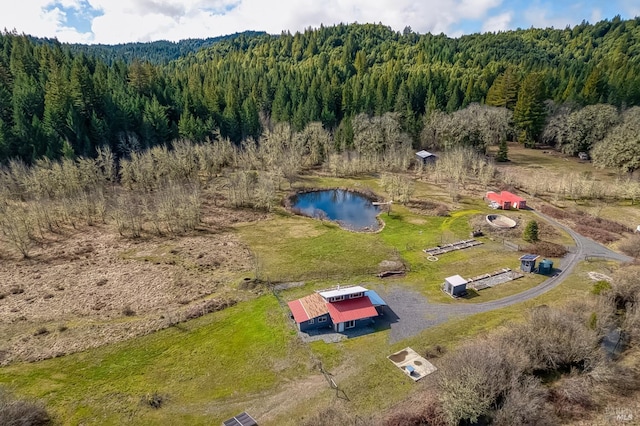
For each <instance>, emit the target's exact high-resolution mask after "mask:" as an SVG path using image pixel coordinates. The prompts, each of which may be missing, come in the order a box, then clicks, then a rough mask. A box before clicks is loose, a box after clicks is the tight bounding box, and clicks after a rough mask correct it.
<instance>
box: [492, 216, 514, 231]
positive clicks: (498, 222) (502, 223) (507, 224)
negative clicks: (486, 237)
mask: <svg viewBox="0 0 640 426" xmlns="http://www.w3.org/2000/svg"><path fill="white" fill-rule="evenodd" d="M487 222H489V225H491V226H493V227H496V228H514V227H515V226H516V221H515V220H513V219H511V218H509V217H507V216H504V215H501V214H488V215H487Z"/></svg>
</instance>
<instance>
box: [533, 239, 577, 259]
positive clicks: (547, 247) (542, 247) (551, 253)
mask: <svg viewBox="0 0 640 426" xmlns="http://www.w3.org/2000/svg"><path fill="white" fill-rule="evenodd" d="M526 252H527V253H535V254H539V255H540V256H543V257H562V256H564V255H565V254H566V253H567V249H566V248H565V246H562V245H560V244H556V243H551V242H549V241H538V242H536V243H534V244H530V245H529V246H527V248H526Z"/></svg>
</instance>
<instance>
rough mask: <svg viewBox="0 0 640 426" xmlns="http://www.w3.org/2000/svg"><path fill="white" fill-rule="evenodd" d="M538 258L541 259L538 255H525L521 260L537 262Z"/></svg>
mask: <svg viewBox="0 0 640 426" xmlns="http://www.w3.org/2000/svg"><path fill="white" fill-rule="evenodd" d="M538 257H540V256H538V255H537V254H525V255H523V256H521V257H520V260H524V261H527V262H531V261H533V260H536V259H537V258H538Z"/></svg>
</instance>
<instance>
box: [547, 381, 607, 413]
mask: <svg viewBox="0 0 640 426" xmlns="http://www.w3.org/2000/svg"><path fill="white" fill-rule="evenodd" d="M592 389H593V386H592V385H591V384H590V383H589V378H588V377H585V376H577V375H571V376H570V377H567V378H564V379H562V380H560V381H559V382H558V383H557V384H556V386H555V387H554V388H553V389H552V391H551V401H552V402H553V405H554V407H555V412H556V414H557V415H558V417H560V418H563V419H567V420H569V419H576V420H577V419H580V418H585V417H586V416H587V413H588V412H589V411H591V410H594V409H595V408H596V403H595V401H594V399H593V395H592Z"/></svg>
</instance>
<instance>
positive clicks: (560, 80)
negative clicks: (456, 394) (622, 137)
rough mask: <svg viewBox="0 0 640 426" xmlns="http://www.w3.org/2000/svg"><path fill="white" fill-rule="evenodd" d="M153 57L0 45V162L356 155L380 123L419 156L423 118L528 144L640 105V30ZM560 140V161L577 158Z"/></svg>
mask: <svg viewBox="0 0 640 426" xmlns="http://www.w3.org/2000/svg"><path fill="white" fill-rule="evenodd" d="M194 43H195V42H194ZM196 44H197V43H196ZM123 46H125V45H123ZM154 46H155V47H153V49H159V50H157V51H155V53H153V55H151V56H149V54H148V53H146V54H145V55H147V56H144V55H143V56H142V58H140V59H134V60H132V61H131V62H130V63H128V62H126V61H125V60H123V59H118V58H120V57H122V56H121V55H123V53H122V51H120V53H117V52H118V49H124V48H125V47H122V46H121V47H117V46H115V47H112V49H113V53H112V54H106V53H104V52H107V51H109V49H111V48H109V47H106V46H95V47H93V46H85V47H84V48H79V47H78V46H70V45H65V44H61V43H58V42H56V41H48V42H41V41H39V42H35V41H34V40H33V39H32V38H30V37H27V36H23V35H17V34H15V33H4V34H1V35H0V161H2V162H6V161H7V160H8V159H10V158H16V157H17V158H20V159H22V160H24V161H26V162H32V161H34V160H35V159H37V158H41V157H45V156H46V157H49V158H52V159H55V158H60V157H62V156H66V157H74V156H95V155H96V152H97V149H98V148H99V147H101V146H109V147H110V148H111V149H112V150H113V152H114V153H115V154H116V155H117V156H123V155H128V154H129V153H130V152H133V151H137V150H139V149H142V148H147V147H153V146H157V145H162V144H168V143H170V142H171V141H173V140H176V139H188V140H191V141H193V142H199V141H204V140H207V139H211V138H216V137H218V136H219V135H221V136H222V137H226V138H229V139H230V140H231V141H233V142H235V143H237V144H239V143H240V142H241V141H243V140H247V139H252V138H256V139H257V138H258V137H259V136H260V135H261V134H262V133H263V131H264V130H265V129H264V126H265V125H268V123H277V122H288V123H290V124H291V126H292V128H293V129H294V130H295V131H302V130H303V129H304V128H305V127H306V126H307V125H308V124H309V123H312V122H321V123H322V124H323V126H324V128H325V129H326V130H329V131H330V132H331V133H332V134H333V135H334V137H335V143H336V145H337V146H342V147H351V146H353V143H354V141H353V138H354V129H353V121H354V119H355V118H356V116H357V115H358V114H362V113H364V114H368V115H371V116H373V115H377V116H382V115H384V114H385V113H388V112H393V113H395V114H396V116H397V117H399V120H400V124H401V126H402V129H403V131H404V132H406V133H407V134H408V135H409V136H410V137H411V138H412V140H413V143H414V145H415V146H417V145H420V144H421V143H424V138H422V142H421V134H422V135H424V124H425V123H428V122H429V119H428V117H429V115H430V114H432V113H433V112H435V111H442V112H446V113H452V112H455V111H458V110H461V109H465V108H466V107H468V106H469V105H471V104H475V103H478V104H487V105H491V106H495V107H500V108H506V109H508V110H509V112H510V113H512V114H509V115H505V114H502V115H500V116H508V117H512V119H513V122H514V124H515V125H516V130H515V131H514V132H513V135H512V137H514V138H517V139H518V140H520V141H522V142H524V143H527V144H529V143H531V144H532V143H536V142H539V141H542V140H543V139H544V138H545V137H546V138H550V137H556V136H557V135H555V136H554V135H551V136H550V134H549V133H548V132H546V128H545V126H546V125H548V123H547V121H549V117H551V116H552V115H553V114H556V115H557V112H558V111H559V110H561V109H562V105H565V104H570V105H573V106H574V107H572V108H571V111H576V110H578V109H581V108H582V107H584V106H587V105H596V104H608V105H610V106H612V108H614V109H616V110H620V111H621V110H623V109H626V108H629V107H631V106H636V105H640V18H635V19H631V20H621V19H620V18H619V17H616V18H614V19H613V20H610V21H609V20H605V21H601V22H598V23H597V24H594V25H591V24H587V23H584V22H583V23H582V24H580V25H577V26H575V27H573V28H569V27H567V28H565V29H528V30H517V31H507V32H501V33H497V34H473V35H468V36H463V37H460V38H456V39H454V38H449V37H447V36H445V35H432V34H424V35H421V34H416V33H414V32H413V31H411V29H410V28H406V29H405V30H404V31H403V32H396V31H393V30H391V29H390V28H389V27H386V26H383V25H372V24H364V25H361V24H350V25H337V26H332V27H320V28H318V29H308V30H307V31H305V32H303V33H295V34H290V33H288V32H285V33H282V34H280V35H277V36H273V35H267V34H255V33H247V34H238V35H236V36H234V37H230V38H228V39H226V40H221V41H218V42H216V43H213V44H212V45H211V46H209V47H207V48H204V49H201V50H199V51H198V52H197V53H191V54H187V55H186V56H183V57H181V58H180V59H178V60H175V61H172V62H169V63H168V64H162V65H158V64H154V63H152V62H151V60H153V62H158V63H162V62H163V60H162V58H163V55H166V58H171V57H173V55H175V51H174V50H173V48H168V47H167V48H166V49H163V47H162V46H163V45H162V44H156V45H154ZM147 52H149V51H147ZM145 58H146V59H148V60H144V59H145ZM154 58H155V59H154ZM549 101H551V104H552V105H553V106H554V107H553V108H550V107H549V105H550V104H549ZM565 112H567V117H569V116H570V115H571V114H570V113H569V110H566V111H565ZM592 112H593V111H591V113H592ZM588 113H589V111H587V112H586V113H584V114H582V115H583V116H584V117H588V116H589V114H588ZM492 114H493V113H492ZM492 116H495V117H498V116H499V114H498V115H496V114H493V115H492ZM556 118H557V117H556ZM576 118H580V117H576ZM605 121H606V120H605ZM618 122H625V121H624V120H622V119H621V118H620V117H613V116H611V119H610V120H608V121H606V122H605V123H604V124H603V125H614V124H616V123H618ZM556 125H558V120H556ZM562 125H564V122H563V123H562ZM600 133H601V132H600ZM600 133H598V132H597V131H596V132H595V133H594V132H591V133H589V135H591V136H590V137H591V138H593V137H594V136H593V135H594V134H595V135H596V136H600V137H602V135H600ZM621 134H622V133H621ZM558 137H560V139H558V144H560V145H561V146H562V149H563V150H565V152H570V153H573V152H574V151H575V150H576V149H583V148H584V143H583V142H582V141H574V140H570V139H567V137H564V139H562V137H563V136H562V135H560V136H558ZM554 140H555V139H554ZM445 145H446V143H445ZM589 146H591V142H590V145H589Z"/></svg>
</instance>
